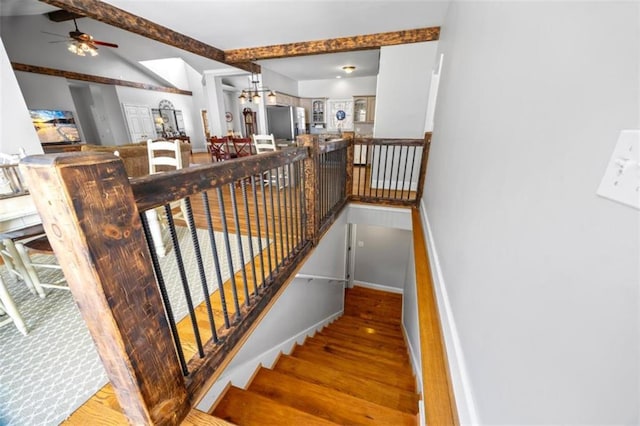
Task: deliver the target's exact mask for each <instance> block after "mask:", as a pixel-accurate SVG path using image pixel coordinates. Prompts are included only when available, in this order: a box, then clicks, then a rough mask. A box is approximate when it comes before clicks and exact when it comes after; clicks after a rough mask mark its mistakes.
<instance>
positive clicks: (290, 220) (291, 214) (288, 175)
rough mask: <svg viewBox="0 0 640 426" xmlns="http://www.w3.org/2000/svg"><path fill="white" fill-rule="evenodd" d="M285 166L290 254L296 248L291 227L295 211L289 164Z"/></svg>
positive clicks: (293, 222)
mask: <svg viewBox="0 0 640 426" xmlns="http://www.w3.org/2000/svg"><path fill="white" fill-rule="evenodd" d="M285 167H286V168H287V171H286V176H287V177H288V179H287V184H288V185H287V187H288V188H289V204H290V205H291V207H290V208H288V209H287V216H289V225H290V230H291V233H290V234H289V237H290V241H291V243H290V244H291V249H290V250H289V253H290V254H291V253H292V252H293V251H294V250H295V248H296V246H295V239H296V237H295V234H294V229H293V226H294V224H295V221H294V220H295V219H294V211H295V209H294V208H293V206H294V203H293V188H291V177H292V175H291V164H287V165H286V166H285Z"/></svg>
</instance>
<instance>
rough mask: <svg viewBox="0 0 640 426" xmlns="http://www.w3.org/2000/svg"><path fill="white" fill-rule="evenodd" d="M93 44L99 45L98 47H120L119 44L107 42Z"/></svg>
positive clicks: (96, 41) (97, 41) (94, 41)
mask: <svg viewBox="0 0 640 426" xmlns="http://www.w3.org/2000/svg"><path fill="white" fill-rule="evenodd" d="M93 44H97V45H98V46H105V47H113V48H116V47H118V45H117V44H114V43H108V42H106V41H100V40H93Z"/></svg>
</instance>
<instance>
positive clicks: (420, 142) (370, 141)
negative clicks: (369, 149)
mask: <svg viewBox="0 0 640 426" xmlns="http://www.w3.org/2000/svg"><path fill="white" fill-rule="evenodd" d="M353 143H355V144H358V145H402V146H424V145H425V140H424V139H396V138H355V139H354V140H353Z"/></svg>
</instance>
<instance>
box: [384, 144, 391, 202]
mask: <svg viewBox="0 0 640 426" xmlns="http://www.w3.org/2000/svg"><path fill="white" fill-rule="evenodd" d="M387 164H389V145H386V146H385V150H384V173H383V174H382V178H383V179H382V198H384V187H385V186H386V183H385V182H386V181H387ZM389 169H390V172H391V173H393V152H392V153H391V165H390V167H389ZM390 197H391V176H389V189H388V192H387V198H390Z"/></svg>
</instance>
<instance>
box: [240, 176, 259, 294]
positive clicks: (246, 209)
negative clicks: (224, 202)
mask: <svg viewBox="0 0 640 426" xmlns="http://www.w3.org/2000/svg"><path fill="white" fill-rule="evenodd" d="M252 179H253V176H252ZM240 185H241V186H242V200H243V201H244V213H245V215H246V216H247V234H249V253H250V254H249V256H251V273H252V274H253V290H254V293H253V294H255V295H256V296H257V295H258V276H257V274H256V259H255V254H254V252H253V235H252V234H251V217H250V216H249V202H248V201H247V186H246V184H245V182H244V179H243V180H242V181H241V183H240ZM258 239H260V235H258Z"/></svg>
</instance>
